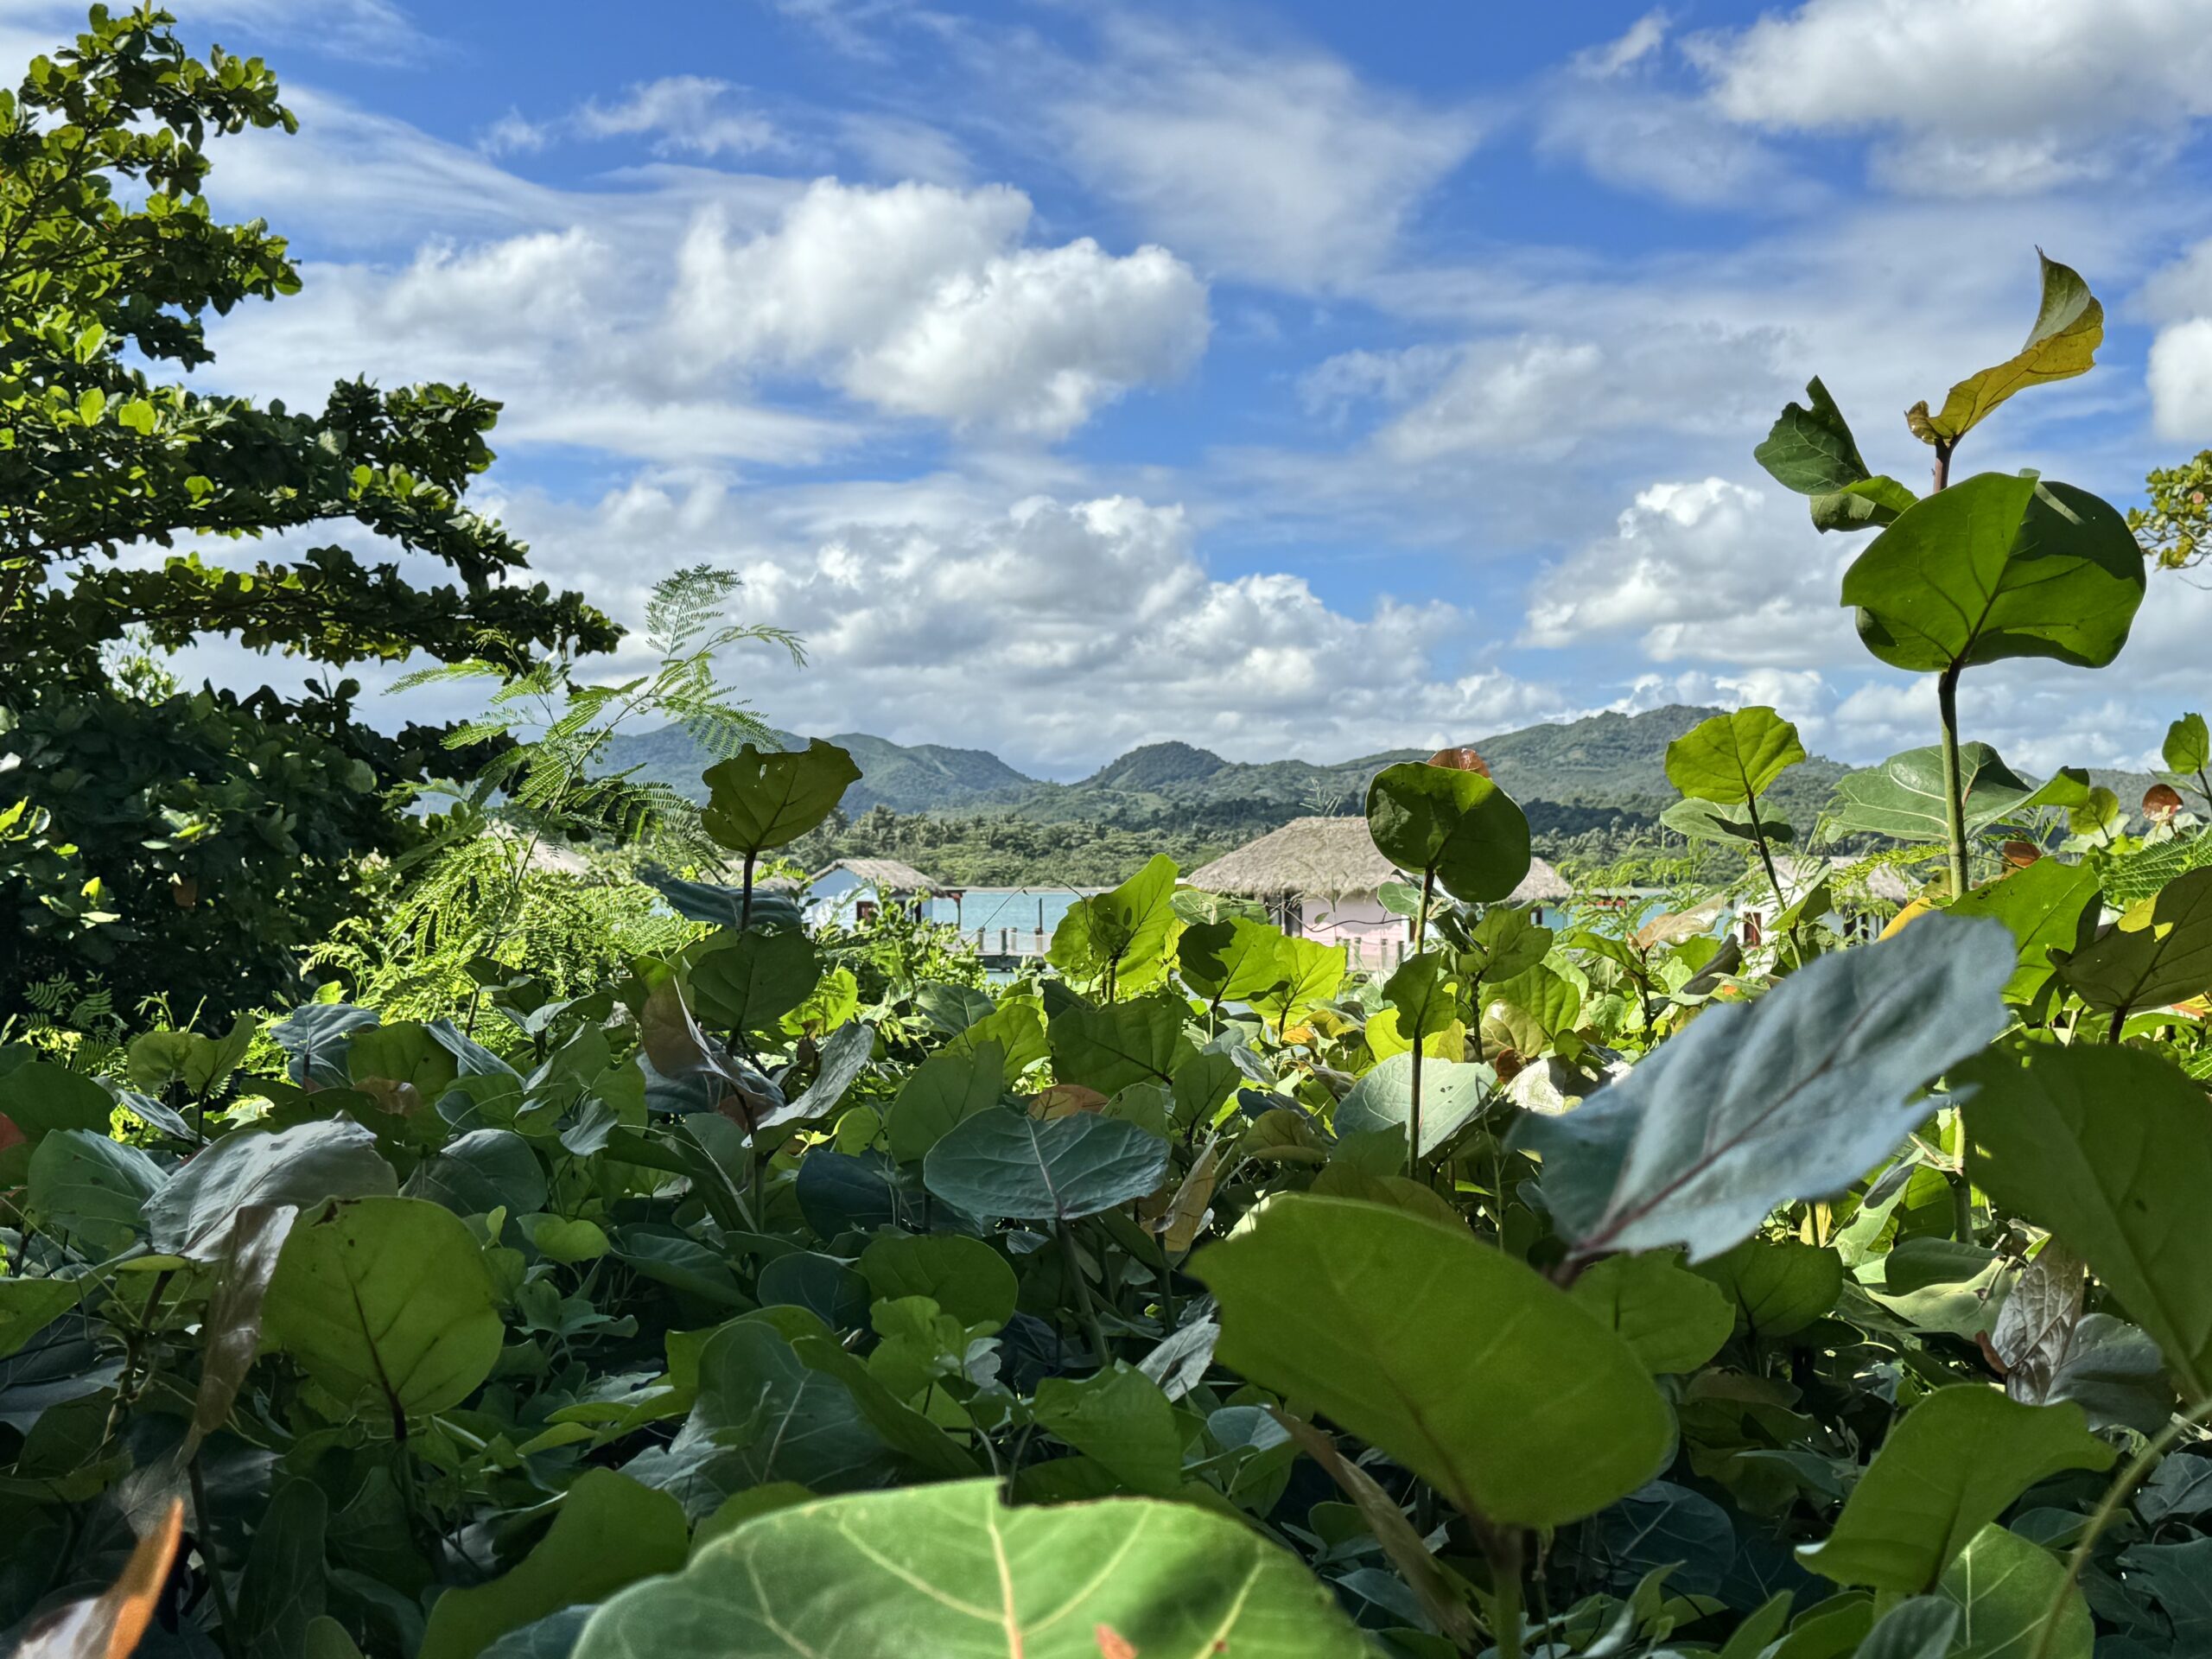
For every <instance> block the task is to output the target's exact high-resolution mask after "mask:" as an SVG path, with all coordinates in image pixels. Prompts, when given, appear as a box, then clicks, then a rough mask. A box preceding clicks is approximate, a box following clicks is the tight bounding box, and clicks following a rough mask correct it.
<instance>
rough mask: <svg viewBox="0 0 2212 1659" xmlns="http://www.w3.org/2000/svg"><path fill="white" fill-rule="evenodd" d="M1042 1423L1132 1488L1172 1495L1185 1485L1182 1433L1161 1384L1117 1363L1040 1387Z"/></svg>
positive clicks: (1051, 1380)
mask: <svg viewBox="0 0 2212 1659" xmlns="http://www.w3.org/2000/svg"><path fill="white" fill-rule="evenodd" d="M1033 1409H1034V1411H1035V1413H1036V1416H1037V1422H1038V1426H1039V1427H1041V1428H1045V1429H1048V1430H1050V1431H1051V1432H1052V1433H1054V1434H1057V1435H1058V1436H1059V1437H1060V1439H1062V1440H1065V1441H1066V1442H1067V1443H1068V1444H1069V1445H1070V1446H1073V1447H1075V1449H1076V1450H1077V1451H1078V1452H1082V1453H1083V1454H1084V1456H1086V1457H1088V1458H1089V1459H1091V1461H1092V1462H1094V1463H1096V1464H1097V1465H1100V1466H1101V1467H1102V1468H1103V1469H1105V1470H1106V1471H1107V1472H1108V1473H1109V1474H1111V1475H1112V1476H1113V1477H1114V1478H1115V1480H1116V1481H1117V1482H1118V1483H1119V1484H1122V1486H1124V1487H1126V1488H1128V1490H1129V1491H1133V1492H1136V1493H1138V1494H1140V1495H1141V1496H1143V1497H1174V1496H1175V1494H1176V1493H1177V1491H1179V1490H1180V1489H1181V1487H1182V1484H1183V1432H1182V1430H1181V1428H1180V1427H1178V1426H1177V1424H1176V1421H1175V1408H1174V1407H1173V1405H1171V1404H1170V1403H1169V1402H1168V1399H1167V1396H1166V1395H1164V1394H1162V1393H1161V1392H1160V1385H1159V1384H1158V1383H1154V1381H1153V1380H1152V1379H1151V1378H1150V1377H1148V1376H1146V1375H1145V1374H1144V1373H1143V1372H1141V1371H1140V1370H1135V1368H1134V1367H1132V1366H1130V1365H1128V1364H1126V1363H1120V1362H1116V1363H1115V1364H1113V1365H1111V1366H1109V1367H1108V1368H1106V1369H1105V1370H1100V1371H1095V1372H1093V1373H1092V1374H1091V1375H1090V1376H1086V1377H1081V1378H1075V1377H1065V1376H1051V1377H1046V1379H1045V1380H1044V1381H1043V1382H1042V1383H1039V1384H1038V1385H1037V1398H1036V1401H1035V1403H1034V1406H1033Z"/></svg>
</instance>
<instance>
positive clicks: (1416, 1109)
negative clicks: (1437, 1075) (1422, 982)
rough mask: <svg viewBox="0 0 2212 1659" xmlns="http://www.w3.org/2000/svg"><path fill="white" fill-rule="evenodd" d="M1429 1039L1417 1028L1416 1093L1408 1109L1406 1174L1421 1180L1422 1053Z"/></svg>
mask: <svg viewBox="0 0 2212 1659" xmlns="http://www.w3.org/2000/svg"><path fill="white" fill-rule="evenodd" d="M1426 1041H1427V1039H1426V1038H1424V1037H1422V1036H1421V1033H1420V1028H1419V1027H1415V1028H1414V1093H1413V1100H1412V1103H1410V1104H1409V1105H1408V1107H1407V1108H1406V1173H1407V1174H1408V1175H1410V1176H1411V1177H1413V1179H1415V1180H1419V1179H1421V1045H1422V1044H1423V1043H1424V1042H1426Z"/></svg>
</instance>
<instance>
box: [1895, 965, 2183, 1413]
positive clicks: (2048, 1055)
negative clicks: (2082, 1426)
mask: <svg viewBox="0 0 2212 1659" xmlns="http://www.w3.org/2000/svg"><path fill="white" fill-rule="evenodd" d="M1908 931H1910V930H1908ZM1958 1076H1959V1080H1960V1081H1961V1083H1965V1084H1971V1085H1973V1086H1974V1089H1975V1090H1976V1093H1975V1095H1974V1098H1973V1100H1972V1101H1971V1102H1969V1103H1968V1104H1967V1128H1968V1129H1969V1130H1970V1131H1971V1132H1972V1138H1973V1150H1974V1180H1975V1182H1976V1184H1978V1185H1980V1186H1981V1187H1982V1188H1983V1189H1984V1190H1986V1192H1989V1193H1990V1195H1991V1196H1992V1197H1993V1198H1995V1199H1996V1200H1997V1201H1998V1202H1999V1204H2001V1205H2005V1207H2006V1208H2008V1209H2012V1210H2016V1211H2019V1212H2020V1213H2021V1214H2023V1215H2025V1216H2027V1217H2029V1218H2030V1219H2031V1220H2032V1221H2035V1222H2037V1223H2040V1224H2042V1225H2044V1226H2045V1227H2048V1228H2049V1229H2050V1230H2051V1231H2052V1232H2053V1233H2055V1234H2056V1235H2057V1236H2058V1237H2059V1238H2060V1239H2061V1240H2062V1241H2063V1242H2064V1243H2066V1245H2067V1246H2068V1247H2069V1249H2073V1250H2074V1251H2075V1253H2076V1254H2078V1255H2081V1256H2082V1257H2084V1258H2086V1259H2087V1261H2088V1263H2089V1265H2090V1267H2092V1268H2094V1269H2095V1270H2096V1274H2097V1277H2098V1278H2099V1279H2101V1280H2102V1281H2104V1282H2105V1284H2106V1285H2107V1286H2108V1287H2110V1288H2111V1290H2112V1293H2113V1295H2114V1296H2116V1297H2118V1298H2119V1299H2120V1305H2121V1306H2123V1307H2125V1308H2126V1310H2127V1313H2128V1314H2129V1316H2130V1317H2131V1318H2133V1319H2134V1320H2135V1321H2136V1322H2137V1323H2138V1324H2139V1325H2142V1327H2143V1328H2144V1329H2145V1331H2148V1332H2150V1333H2151V1335H2152V1337H2153V1338H2156V1339H2157V1341H2158V1346H2159V1347H2160V1348H2161V1349H2162V1350H2164V1353H2165V1356H2166V1359H2167V1363H2169V1364H2171V1366H2172V1367H2173V1370H2174V1375H2175V1376H2176V1378H2177V1380H2178V1381H2179V1382H2180V1383H2181V1385H2182V1388H2183V1391H2184V1392H2185V1393H2186V1394H2187V1395H2189V1396H2190V1398H2191V1399H2200V1398H2202V1396H2203V1395H2206V1394H2208V1393H2212V1234H2208V1233H2207V1232H2206V1231H2205V1230H2203V1229H2202V1228H2199V1227H2193V1226H2186V1225H2182V1224H2178V1223H2177V1217H2184V1216H2190V1215H2193V1214H2195V1213H2196V1205H2198V1204H2199V1203H2201V1202H2202V1198H2203V1195H2204V1194H2205V1193H2206V1192H2212V1110H2208V1109H2207V1107H2206V1104H2205V1099H2204V1091H2203V1090H2202V1088H2201V1087H2199V1086H2198V1084H2196V1082H2194V1081H2193V1080H2192V1079H2191V1078H2190V1077H2188V1076H2187V1075H2186V1074H2185V1073H2183V1072H2182V1071H2179V1070H2178V1069H2177V1068H2176V1067H2174V1066H2173V1065H2170V1064H2169V1063H2167V1062H2166V1061H2164V1060H2163V1059H2160V1058H2158V1056H2157V1055H2155V1054H2150V1053H2145V1052H2143V1051H2141V1050H2139V1049H2132V1048H2118V1047H2113V1046H2110V1045H2107V1044H2090V1043H2080V1044H2073V1045H2069V1046H2064V1047H2060V1046H2056V1045H2044V1044H2038V1045H2035V1046H2025V1047H2022V1048H2019V1049H2017V1050H1993V1051H1992V1052H1990V1053H1988V1054H1986V1055H1985V1056H1983V1057H1982V1058H1980V1059H1979V1060H1976V1061H1975V1062H1974V1064H1973V1065H1967V1066H1963V1067H1961V1069H1960V1071H1959V1074H1958Z"/></svg>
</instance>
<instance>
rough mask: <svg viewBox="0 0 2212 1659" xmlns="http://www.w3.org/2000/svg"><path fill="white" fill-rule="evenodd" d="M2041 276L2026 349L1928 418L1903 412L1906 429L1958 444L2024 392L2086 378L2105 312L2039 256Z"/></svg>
mask: <svg viewBox="0 0 2212 1659" xmlns="http://www.w3.org/2000/svg"><path fill="white" fill-rule="evenodd" d="M2036 260H2037V264H2039V265H2040V266H2041V267H2042V270H2043V302H2042V304H2041V305H2040V306H2039V307H2038V308H2037V311H2036V320H2035V325H2034V326H2033V327H2031V328H2030V329H2029V330H2028V338H2027V343H2026V344H2025V345H2024V346H2021V347H2020V349H2019V350H2018V352H2015V353H2013V354H2012V356H2011V357H2008V358H2006V359H2005V361H2003V362H2002V363H1999V364H1998V365H1996V366H1995V367H1993V368H1987V369H1983V370H1981V371H1980V372H1978V373H1974V374H1971V375H1968V376H1967V378H1965V379H1963V380H1961V381H1960V382H1959V383H1958V385H1955V386H1953V387H1952V388H1951V390H1950V391H1948V393H1947V394H1945V396H1944V398H1943V407H1942V409H1940V410H1936V412H1935V413H1933V414H1930V413H1929V408H1928V405H1927V404H1924V403H1921V404H1914V405H1913V406H1912V408H1911V409H1910V410H1909V411H1907V413H1906V416H1905V423H1906V424H1907V425H1908V426H1909V427H1910V428H1911V429H1912V431H1913V432H1914V434H1915V435H1916V436H1918V437H1919V438H1921V439H1922V440H1923V442H1929V443H1936V442H1942V443H1947V444H1948V443H1956V442H1958V441H1959V440H1960V439H1961V438H1962V437H1964V436H1965V435H1967V433H1968V432H1971V431H1972V430H1973V429H1974V428H1975V427H1976V426H1977V425H1979V424H1980V423H1981V422H1982V421H1983V420H1985V419H1986V418H1987V417H1988V416H1989V413H1990V411H1991V410H1994V409H1995V408H1996V407H1997V406H1998V405H1999V404H2001V403H2003V402H2004V401H2005V399H2006V398H2008V397H2012V394H2013V393H2015V392H2017V391H2022V390H2023V389H2024V388H2026V387H2028V386H2033V385H2042V384H2044V382H2045V381H2050V380H2064V379H2069V378H2071V377H2073V376H2075V375H2077V374H2086V373H2088V371H2089V368H2090V365H2092V364H2094V362H2095V361H2096V354H2097V347H2098V346H2099V345H2101V343H2103V340H2104V337H2105V308H2104V307H2103V306H2101V304H2099V303H2098V302H2097V297H2096V296H2095V295H2094V294H2092V293H2090V292H2089V285H2088V283H2085V282H2083V281H2082V278H2081V277H2080V276H2079V275H2078V274H2076V273H2075V271H2074V270H2071V269H2070V268H2069V267H2068V266H2065V265H2062V264H2059V263H2058V262H2057V261H2056V259H2052V258H2050V257H2048V256H2046V255H2045V254H2044V253H2043V252H2042V251H2041V250H2037V254H2036Z"/></svg>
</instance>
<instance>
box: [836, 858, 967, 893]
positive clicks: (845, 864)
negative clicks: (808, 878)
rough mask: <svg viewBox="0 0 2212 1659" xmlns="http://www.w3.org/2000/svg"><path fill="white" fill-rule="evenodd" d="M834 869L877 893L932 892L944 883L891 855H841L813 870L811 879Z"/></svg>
mask: <svg viewBox="0 0 2212 1659" xmlns="http://www.w3.org/2000/svg"><path fill="white" fill-rule="evenodd" d="M837 870H843V871H845V872H847V873H848V874H851V875H852V876H854V877H855V879H857V880H860V881H861V882H862V883H864V884H865V885H867V886H868V887H874V889H875V890H876V891H877V892H878V893H935V892H937V891H938V888H940V887H943V886H944V883H943V882H941V881H938V880H937V879H936V878H935V877H933V876H927V875H924V874H922V873H921V872H920V871H919V870H918V869H916V868H914V867H913V866H912V865H911V864H907V863H903V862H901V861H899V860H898V859H895V858H841V859H839V860H838V861H836V863H835V864H832V865H831V866H829V868H828V869H825V870H818V871H817V872H816V873H815V876H814V879H815V880H817V881H819V880H821V879H822V878H823V876H825V875H829V874H831V873H832V872H834V871H837Z"/></svg>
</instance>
